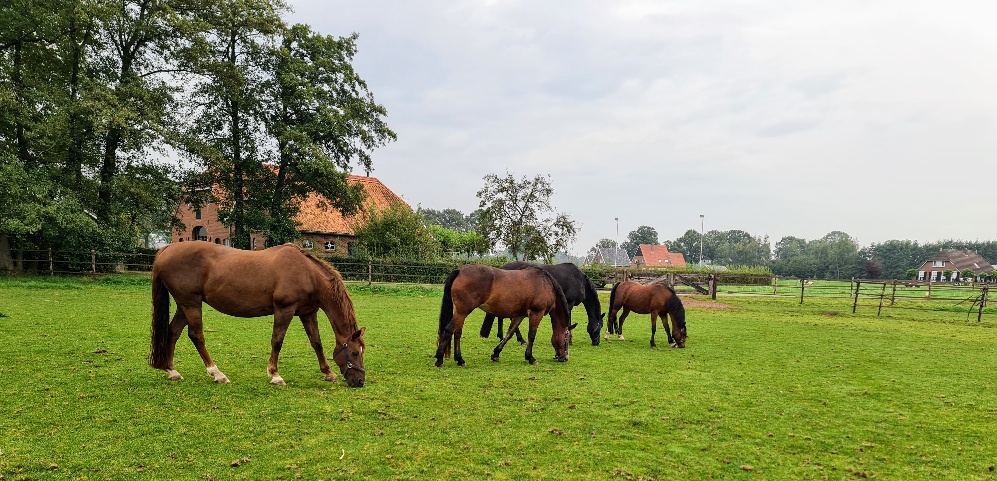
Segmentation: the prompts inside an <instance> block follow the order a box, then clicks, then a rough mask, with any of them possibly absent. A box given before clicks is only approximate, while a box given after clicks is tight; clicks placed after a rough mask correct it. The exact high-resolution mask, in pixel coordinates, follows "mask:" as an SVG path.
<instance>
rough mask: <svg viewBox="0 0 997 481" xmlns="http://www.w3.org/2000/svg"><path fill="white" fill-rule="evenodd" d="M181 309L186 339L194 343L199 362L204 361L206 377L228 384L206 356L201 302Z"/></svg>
mask: <svg viewBox="0 0 997 481" xmlns="http://www.w3.org/2000/svg"><path fill="white" fill-rule="evenodd" d="M180 309H183V315H184V317H186V318H187V337H189V338H190V340H191V342H193V343H194V347H195V348H196V349H197V353H198V354H200V355H201V360H202V361H204V368H205V370H206V371H207V372H208V375H209V376H211V377H212V378H214V380H215V382H228V377H227V376H225V374H224V373H222V372H221V370H219V369H218V366H216V365H215V362H214V361H212V360H211V355H209V354H208V348H207V347H206V346H205V345H204V327H203V323H202V320H201V302H200V301H198V303H197V306H196V307H195V306H181V307H180Z"/></svg>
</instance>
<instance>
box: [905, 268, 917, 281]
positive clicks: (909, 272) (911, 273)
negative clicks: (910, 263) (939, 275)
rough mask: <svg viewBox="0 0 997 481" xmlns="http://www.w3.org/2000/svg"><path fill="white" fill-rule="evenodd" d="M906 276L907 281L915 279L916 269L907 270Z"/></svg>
mask: <svg viewBox="0 0 997 481" xmlns="http://www.w3.org/2000/svg"><path fill="white" fill-rule="evenodd" d="M906 274H907V278H908V279H915V278H917V269H907V272H906Z"/></svg>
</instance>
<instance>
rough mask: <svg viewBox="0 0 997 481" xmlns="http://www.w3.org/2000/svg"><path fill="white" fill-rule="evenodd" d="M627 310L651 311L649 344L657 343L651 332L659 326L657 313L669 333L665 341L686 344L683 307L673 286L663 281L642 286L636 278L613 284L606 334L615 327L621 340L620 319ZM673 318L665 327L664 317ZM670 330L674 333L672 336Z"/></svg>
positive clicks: (672, 343) (678, 344) (670, 343)
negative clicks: (669, 325)
mask: <svg viewBox="0 0 997 481" xmlns="http://www.w3.org/2000/svg"><path fill="white" fill-rule="evenodd" d="M620 309H623V313H622V314H620V320H619V324H617V322H616V313H617V312H618V311H619V310H620ZM630 311H633V312H636V313H637V314H651V347H658V346H657V345H656V344H655V343H654V332H655V331H656V330H657V329H658V317H659V316H660V317H661V325H662V327H664V328H665V332H666V333H667V334H668V344H669V345H671V346H672V347H685V339H686V329H685V307H684V306H683V305H682V301H681V300H679V296H678V295H677V294H675V289H672V288H671V287H669V286H666V285H664V284H650V285H646V286H642V285H640V284H638V283H636V282H631V281H625V282H620V283H618V284H615V285H614V286H613V290H612V291H611V292H610V293H609V331H608V334H606V338H607V339H608V338H609V334H613V333H614V330H615V332H616V333H617V334H619V336H620V340H621V341H622V340H623V321H625V320H626V319H627V314H630ZM666 316H667V317H670V318H671V320H672V328H673V329H668V324H667V323H666V322H665V317H666ZM672 330H674V331H675V337H672Z"/></svg>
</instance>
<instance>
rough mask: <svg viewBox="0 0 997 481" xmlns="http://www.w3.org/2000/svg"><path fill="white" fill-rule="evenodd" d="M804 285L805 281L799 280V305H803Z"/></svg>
mask: <svg viewBox="0 0 997 481" xmlns="http://www.w3.org/2000/svg"><path fill="white" fill-rule="evenodd" d="M806 284H807V280H806V279H800V304H803V289H804V286H805V285H806Z"/></svg>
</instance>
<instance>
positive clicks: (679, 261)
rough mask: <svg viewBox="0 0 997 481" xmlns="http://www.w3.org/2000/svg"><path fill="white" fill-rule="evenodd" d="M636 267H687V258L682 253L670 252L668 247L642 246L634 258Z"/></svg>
mask: <svg viewBox="0 0 997 481" xmlns="http://www.w3.org/2000/svg"><path fill="white" fill-rule="evenodd" d="M633 264H634V265H635V266H649V267H685V256H683V255H682V253H681V252H668V247H666V246H663V245H654V244H641V245H640V249H639V250H638V251H637V255H635V256H634V258H633Z"/></svg>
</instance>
